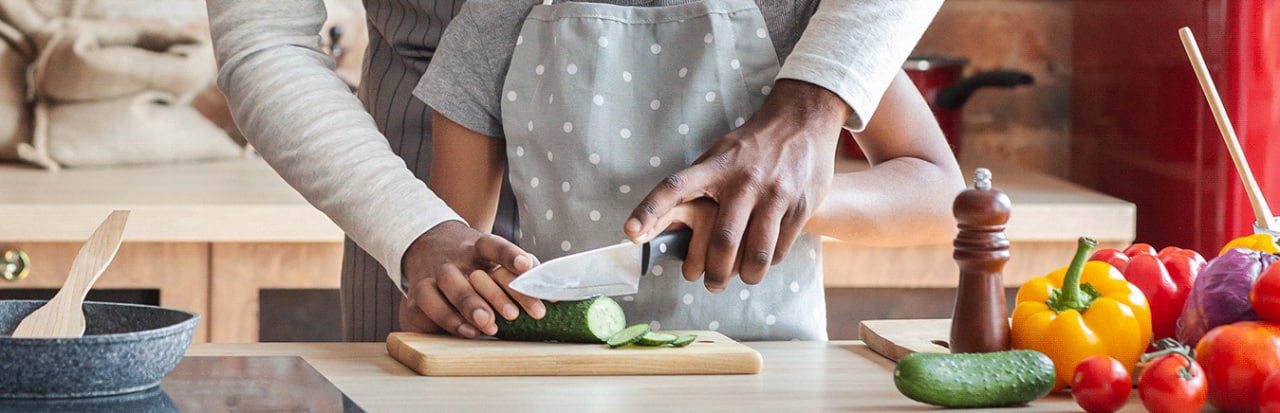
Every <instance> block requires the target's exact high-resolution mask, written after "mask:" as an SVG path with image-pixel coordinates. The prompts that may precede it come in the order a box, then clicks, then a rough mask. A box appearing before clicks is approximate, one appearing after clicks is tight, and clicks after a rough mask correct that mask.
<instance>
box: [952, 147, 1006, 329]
mask: <svg viewBox="0 0 1280 413" xmlns="http://www.w3.org/2000/svg"><path fill="white" fill-rule="evenodd" d="M1011 208H1012V204H1011V203H1010V202H1009V196H1008V195H1005V193H1004V192H1001V191H1000V190H998V189H993V188H992V187H991V171H989V170H987V169H986V168H978V170H977V171H976V172H974V179H973V188H970V189H966V190H964V191H962V192H960V195H958V196H956V200H955V203H954V204H952V208H951V212H952V214H954V215H955V218H956V224H957V226H958V227H959V229H960V232H959V234H957V235H956V240H955V243H954V246H955V253H954V254H953V255H952V257H953V258H954V259H955V261H956V264H957V265H958V266H959V267H960V285H959V287H957V289H956V307H955V310H954V311H953V312H952V313H951V345H950V349H951V352H952V353H984V352H991V351H999V350H1008V349H1009V308H1008V307H1007V306H1006V304H1005V292H1004V275H1003V271H1004V265H1005V263H1006V262H1008V261H1009V239H1008V238H1006V237H1005V235H1004V228H1005V223H1007V222H1009V210H1010V209H1011Z"/></svg>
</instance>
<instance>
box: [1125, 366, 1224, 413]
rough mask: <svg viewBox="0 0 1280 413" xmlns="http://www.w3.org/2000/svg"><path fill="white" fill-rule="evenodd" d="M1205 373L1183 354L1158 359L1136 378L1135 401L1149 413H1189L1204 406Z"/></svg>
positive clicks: (1206, 389)
mask: <svg viewBox="0 0 1280 413" xmlns="http://www.w3.org/2000/svg"><path fill="white" fill-rule="evenodd" d="M1206 396H1208V388H1207V387H1206V386H1205V374H1204V369H1202V368H1200V364H1199V363H1196V361H1195V360H1193V359H1191V358H1190V357H1188V356H1184V355H1182V354H1169V355H1165V356H1161V357H1160V358H1157V359H1155V360H1153V361H1151V362H1150V363H1148V364H1147V367H1146V368H1145V369H1143V370H1142V375H1140V376H1138V397H1139V398H1141V399H1142V406H1143V407H1146V408H1147V410H1148V411H1150V412H1151V413H1190V412H1198V411H1200V407H1202V406H1204V400H1205V397H1206Z"/></svg>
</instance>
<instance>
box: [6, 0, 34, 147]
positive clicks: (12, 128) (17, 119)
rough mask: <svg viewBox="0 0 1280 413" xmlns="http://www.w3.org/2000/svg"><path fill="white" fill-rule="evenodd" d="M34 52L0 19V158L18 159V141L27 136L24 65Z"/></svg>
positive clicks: (28, 115)
mask: <svg viewBox="0 0 1280 413" xmlns="http://www.w3.org/2000/svg"><path fill="white" fill-rule="evenodd" d="M34 57H35V51H34V50H33V49H32V48H31V47H30V46H29V44H28V43H26V42H25V38H24V36H23V35H22V33H20V32H18V30H17V29H16V28H14V27H13V26H10V25H8V24H5V23H4V22H2V21H0V161H13V160H17V159H18V144H21V143H25V142H29V141H30V139H31V105H30V104H29V102H28V100H27V88H26V77H27V64H28V63H30V62H31V60H32V59H34Z"/></svg>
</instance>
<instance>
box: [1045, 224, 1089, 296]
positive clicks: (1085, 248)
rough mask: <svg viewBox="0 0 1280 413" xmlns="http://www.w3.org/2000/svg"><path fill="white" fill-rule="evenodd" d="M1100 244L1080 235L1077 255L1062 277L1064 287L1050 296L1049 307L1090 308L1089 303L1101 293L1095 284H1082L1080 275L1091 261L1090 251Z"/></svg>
mask: <svg viewBox="0 0 1280 413" xmlns="http://www.w3.org/2000/svg"><path fill="white" fill-rule="evenodd" d="M1096 246H1098V241H1094V240H1093V239H1092V238H1088V237H1080V239H1079V240H1078V241H1077V244H1076V255H1075V257H1074V258H1072V259H1071V265H1070V266H1068V267H1067V273H1066V275H1065V276H1063V279H1062V288H1059V289H1057V290H1056V291H1054V293H1053V294H1052V295H1051V296H1050V297H1049V302H1048V303H1047V304H1048V305H1049V308H1052V309H1053V310H1054V311H1057V312H1063V311H1066V310H1076V311H1078V312H1084V310H1086V309H1088V308H1089V304H1092V303H1093V300H1095V299H1097V298H1098V296H1099V294H1098V292H1097V290H1094V289H1093V286H1091V285H1088V284H1085V285H1081V284H1080V276H1081V275H1082V274H1083V273H1084V265H1085V263H1086V262H1088V261H1089V253H1090V252H1092V251H1093V247H1096Z"/></svg>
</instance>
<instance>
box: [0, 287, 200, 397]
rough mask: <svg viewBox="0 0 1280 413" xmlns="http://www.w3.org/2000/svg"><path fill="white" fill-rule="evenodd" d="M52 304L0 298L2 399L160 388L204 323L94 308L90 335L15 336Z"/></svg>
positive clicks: (137, 309) (88, 315)
mask: <svg viewBox="0 0 1280 413" xmlns="http://www.w3.org/2000/svg"><path fill="white" fill-rule="evenodd" d="M44 303H45V301H42V300H0V399H15V398H18V399H49V398H73V397H94V396H109V395H117V394H123V393H130V392H136V391H141V390H146V389H150V388H153V387H156V386H159V385H160V379H162V378H164V376H165V375H166V374H169V372H170V371H171V370H173V368H174V367H176V366H177V365H178V362H179V361H181V360H182V356H183V354H185V353H186V352H187V346H189V345H191V335H192V334H194V333H195V328H196V325H197V324H198V323H199V322H200V315H199V314H195V313H191V312H187V311H181V310H173V309H167V308H162V307H153V306H145V305H135V304H117V303H102V302H86V303H84V316H85V332H84V336H83V337H77V338H52V339H50V338H13V337H11V335H12V333H13V329H14V328H15V327H17V325H18V322H20V321H22V319H23V318H25V317H26V316H27V314H30V313H31V312H32V311H35V310H36V308H39V307H40V306H41V305H44ZM0 403H2V402H0Z"/></svg>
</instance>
